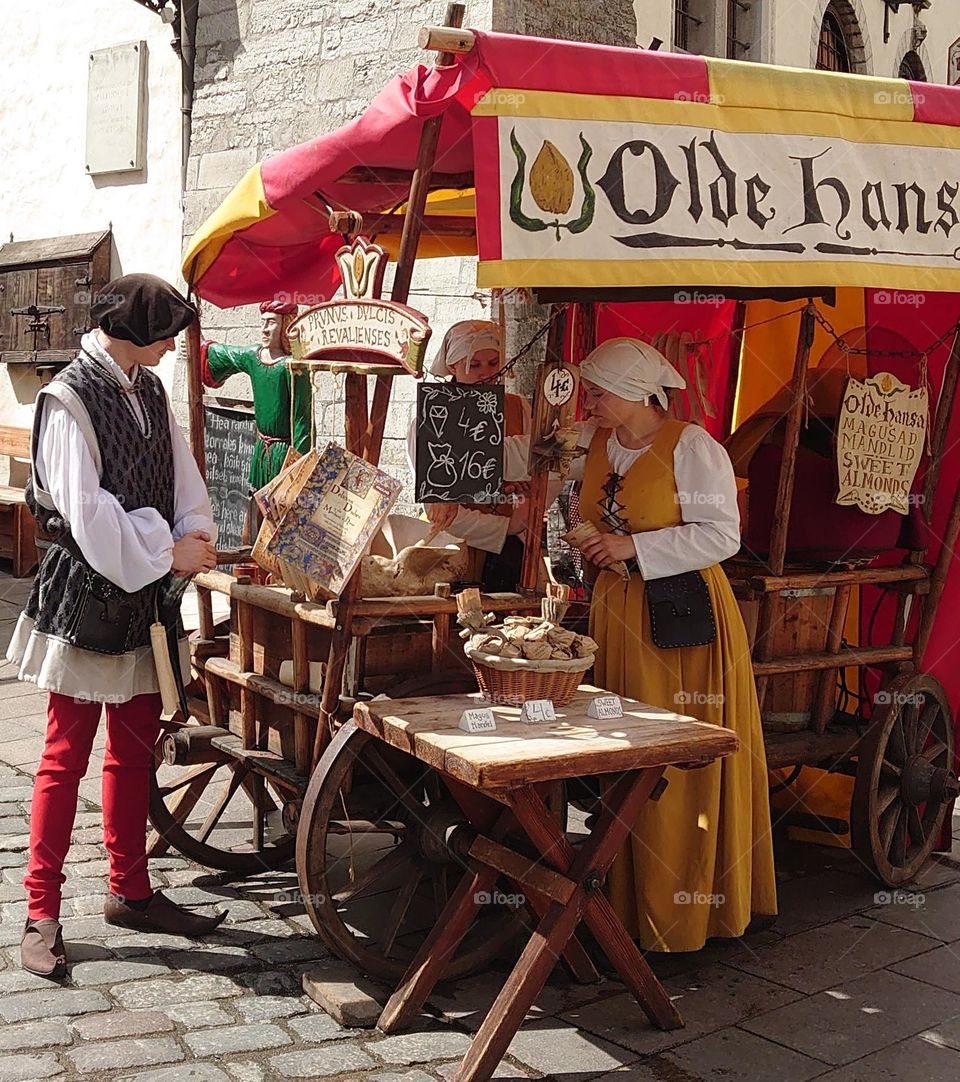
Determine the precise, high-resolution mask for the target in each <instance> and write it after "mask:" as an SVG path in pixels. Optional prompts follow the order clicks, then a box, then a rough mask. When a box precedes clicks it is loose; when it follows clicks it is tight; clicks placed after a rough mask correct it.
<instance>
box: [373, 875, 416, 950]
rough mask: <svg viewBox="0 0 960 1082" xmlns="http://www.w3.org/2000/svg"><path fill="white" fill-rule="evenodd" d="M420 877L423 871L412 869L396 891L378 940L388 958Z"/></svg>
mask: <svg viewBox="0 0 960 1082" xmlns="http://www.w3.org/2000/svg"><path fill="white" fill-rule="evenodd" d="M422 878H423V872H420V871H417V870H414V871H412V872H411V874H410V876H409V877H408V879H407V880H406V882H405V883H404V884H403V886H402V887H401V888H400V890H399V891H397V896H396V898H395V899H394V901H393V905H392V906H391V907H390V914H389V916H388V917H387V924H386V927H385V928H384V930H383V938H382V939H381V941H380V942H381V945H382V947H383V953H384V954H385V955H386V956H387V957H388V958H389V957H390V955H391V954H392V953H393V945H394V943H395V942H396V939H397V935H398V934H399V932H400V929H401V928H402V927H403V921H404V918H405V917H406V915H407V911H408V910H409V909H410V903H411V902H412V901H413V896H414V895H415V894H416V893H417V887H419V886H420V880H421V879H422Z"/></svg>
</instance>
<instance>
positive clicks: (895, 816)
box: [880, 802, 903, 853]
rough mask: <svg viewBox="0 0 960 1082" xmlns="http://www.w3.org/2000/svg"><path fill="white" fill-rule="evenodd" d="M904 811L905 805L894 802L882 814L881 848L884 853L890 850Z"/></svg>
mask: <svg viewBox="0 0 960 1082" xmlns="http://www.w3.org/2000/svg"><path fill="white" fill-rule="evenodd" d="M902 811H903V805H902V804H900V803H899V802H894V803H893V804H891V805H890V807H889V808H887V810H886V811H885V812H884V813H883V815H881V816H880V848H881V849H882V850H883V852H884V853H889V852H890V843H891V842H892V841H893V832H894V830H895V829H896V826H897V823H899V822H900V813H901V812H902Z"/></svg>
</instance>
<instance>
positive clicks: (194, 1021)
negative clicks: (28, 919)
mask: <svg viewBox="0 0 960 1082" xmlns="http://www.w3.org/2000/svg"><path fill="white" fill-rule="evenodd" d="M22 591H23V584H22V583H16V582H14V581H12V580H9V579H0V636H2V637H3V639H4V640H5V638H6V636H7V635H9V632H10V629H11V626H12V623H11V622H12V620H13V619H14V618H15V616H16V611H17V606H18V603H19V600H20V597H21V595H22ZM7 610H9V611H7ZM43 711H44V696H43V695H41V694H38V693H37V692H36V691H35V689H33V688H32V687H30V686H28V685H23V684H20V683H18V682H17V681H16V679H15V678H14V674H13V672H12V671H11V669H10V667H9V666H5V667H0V1022H2V1023H3V1024H2V1025H0V1082H24V1080H27V1079H43V1078H56V1079H59V1080H63V1082H66V1080H79V1079H87V1080H89V1079H106V1078H109V1079H111V1082H133V1080H136V1082H220V1080H224V1082H227V1080H237V1082H273V1080H282V1079H296V1078H315V1079H329V1080H331V1082H334V1080H336V1082H346V1080H348V1079H349V1080H364V1082H439V1080H443V1082H450V1080H451V1079H452V1077H453V1073H454V1070H455V1067H456V1063H457V1060H458V1058H459V1057H460V1056H461V1055H462V1053H463V1051H464V1050H465V1048H466V1047H467V1044H468V1041H469V1034H470V1032H471V1031H472V1030H474V1029H475V1028H476V1026H477V1025H478V1024H479V1020H480V1019H481V1018H482V1014H483V1009H484V1007H485V1006H486V1005H487V1004H488V1003H489V1002H490V1001H491V1000H492V997H493V995H495V993H496V991H497V990H498V988H499V985H500V982H501V981H502V979H503V974H502V973H493V972H487V973H484V974H482V975H480V976H478V977H474V978H471V979H469V980H463V981H460V982H459V983H457V984H447V985H444V986H441V987H440V988H439V989H438V991H437V994H436V995H435V996H434V997H433V999H432V1000H431V1001H430V1003H429V1004H428V1011H429V1013H428V1014H427V1015H425V1016H424V1018H423V1020H422V1023H421V1024H420V1025H419V1026H418V1028H417V1031H416V1032H413V1033H405V1034H400V1035H396V1036H391V1037H384V1036H382V1035H381V1034H379V1033H377V1032H376V1031H371V1030H350V1029H343V1028H341V1027H340V1026H338V1025H337V1024H336V1023H335V1022H333V1021H332V1020H331V1019H330V1018H328V1017H327V1016H326V1015H325V1014H324V1013H322V1012H321V1011H320V1010H319V1009H318V1008H316V1006H315V1005H314V1004H313V1003H312V1002H311V1001H310V1000H309V999H307V998H306V997H305V996H303V995H302V994H301V990H300V980H301V976H302V974H303V972H304V971H305V970H321V971H322V970H324V969H332V968H333V967H334V966H335V965H336V964H337V963H336V962H335V960H334V959H333V958H331V956H330V955H329V954H328V953H327V951H326V950H325V949H324V947H323V946H322V944H321V943H320V941H319V940H318V939H317V938H316V936H315V935H314V933H313V930H312V927H311V925H310V923H309V920H308V918H307V917H306V915H305V914H304V913H303V911H302V910H301V909H298V908H297V907H296V906H295V905H292V904H291V903H290V901H289V892H290V891H291V890H292V889H294V888H295V886H296V881H295V876H294V874H293V872H292V871H282V872H278V873H271V874H267V875H262V876H259V877H255V878H252V879H248V880H244V881H231V880H230V878H229V877H228V876H225V875H219V874H213V873H210V872H209V871H205V870H203V869H201V868H198V867H196V866H195V865H191V864H190V863H189V862H188V861H186V860H184V859H182V858H180V857H178V856H175V855H170V856H166V857H163V858H161V859H158V860H155V861H153V862H152V865H151V868H152V875H153V878H154V880H155V882H156V883H157V885H159V886H163V887H164V888H166V889H167V892H168V893H169V895H170V896H171V897H172V898H174V899H176V900H177V901H179V902H182V903H184V904H190V905H194V904H196V905H208V904H214V905H226V906H227V907H228V908H229V910H230V916H229V919H228V921H227V923H226V924H225V925H224V926H223V927H222V928H221V930H220V931H219V932H218V933H217V934H216V935H214V936H211V937H210V938H209V939H208V941H207V942H205V943H203V944H197V943H195V942H192V941H190V940H187V939H175V938H172V937H169V936H152V935H142V934H138V933H134V932H128V931H124V930H123V929H117V928H111V927H109V926H108V925H106V924H105V923H104V922H103V919H102V916H101V909H102V903H103V892H104V889H105V878H104V877H105V872H106V859H105V854H104V851H103V848H102V844H101V828H100V812H99V808H98V804H97V800H98V795H99V769H100V766H101V765H102V758H101V757H102V735H101V738H100V739H99V740H98V742H97V746H96V748H95V750H94V759H93V761H92V762H91V767H90V773H89V776H88V778H87V779H86V780H85V781H84V783H83V788H82V796H83V799H82V800H81V808H80V811H79V813H78V816H77V825H76V830H75V832H74V845H73V847H72V849H71V852H70V856H69V858H68V859H69V863H68V865H67V869H66V872H67V881H66V886H65V890H64V895H65V904H64V937H65V940H66V942H67V944H68V951H69V954H70V959H71V966H70V975H69V979H68V981H67V982H66V984H65V985H64V986H63V987H59V986H56V985H51V984H50V983H49V982H47V981H44V980H42V979H39V978H36V977H32V976H30V975H29V974H26V973H24V972H23V971H22V970H21V969H20V968H19V941H20V935H21V932H22V928H23V919H24V912H25V902H24V900H23V889H22V885H21V884H22V878H23V866H24V863H25V861H26V856H27V853H26V850H27V841H28V838H27V831H28V820H29V814H30V794H31V784H32V771H33V770H34V769H35V764H36V762H37V759H38V757H39V753H40V748H41V744H42V734H43V726H44V720H45V719H44V713H43ZM955 825H956V826H958V827H960V820H955ZM778 877H779V880H780V891H779V893H780V910H781V915H780V918H779V920H778V922H777V925H776V927H775V929H773V930H770V931H766V932H762V933H760V934H758V935H755V936H751V937H749V938H747V939H745V940H743V941H741V942H738V943H730V944H727V945H724V946H720V947H709V948H708V949H706V950H703V951H701V952H699V953H698V954H695V955H689V956H686V955H685V956H674V957H666V958H658V959H655V960H654V965H655V968H656V969H657V971H658V972H659V974H660V975H661V977H662V979H664V981H665V983H666V985H667V987H668V989H669V990H670V992H671V994H672V995H673V996H674V997H675V998H676V999H677V1002H678V1005H679V1007H680V1010H681V1012H682V1014H683V1016H684V1018H685V1020H686V1028H685V1029H683V1030H681V1031H678V1032H674V1033H669V1034H664V1033H659V1032H658V1031H656V1030H654V1029H652V1028H651V1027H650V1026H649V1025H648V1023H647V1022H646V1019H645V1018H644V1017H643V1016H642V1015H641V1013H640V1010H639V1008H638V1007H637V1006H636V1004H635V1003H634V1002H633V1001H632V1000H631V998H630V997H629V995H627V994H626V993H625V992H624V990H623V988H622V986H620V985H619V984H617V983H616V982H614V981H611V980H606V981H605V982H604V983H602V984H600V985H597V986H589V987H583V986H576V985H572V984H570V983H569V982H568V981H566V980H565V978H564V976H563V974H562V973H560V972H559V971H558V972H557V973H555V974H554V977H553V978H552V980H551V983H550V984H549V985H548V987H547V988H546V989H545V991H544V993H543V995H542V996H541V997H540V1000H539V1002H538V1004H537V1006H536V1007H535V1008H534V1010H533V1011H532V1012H531V1016H530V1017H529V1018H528V1020H527V1022H526V1024H525V1025H524V1027H523V1029H522V1030H521V1032H520V1033H519V1034H518V1035H517V1037H516V1039H515V1040H514V1042H513V1044H512V1045H511V1047H510V1053H509V1057H508V1059H507V1060H506V1061H505V1062H504V1063H503V1064H502V1065H501V1068H500V1070H499V1073H498V1075H497V1077H498V1078H500V1079H525V1078H550V1079H557V1080H560V1082H588V1080H595V1079H596V1080H602V1082H732V1080H739V1079H744V1080H749V1082H803V1080H806V1079H823V1080H829V1082H885V1080H910V1082H912V1080H921V1079H922V1080H924V1082H927V1080H929V1082H948V1080H949V1082H955V1080H956V1079H957V1078H960V965H958V960H960V846H958V847H956V848H955V852H954V854H953V855H951V856H950V857H945V858H940V859H938V860H937V861H936V862H934V863H932V864H931V865H930V866H929V867H928V869H927V870H926V872H925V874H924V875H923V877H922V879H921V881H920V882H919V883H917V884H915V885H913V886H912V887H911V889H910V890H909V891H906V892H900V893H897V892H883V891H879V890H878V888H877V886H876V884H875V883H873V882H872V881H870V880H869V879H868V878H866V877H865V876H864V875H862V874H861V873H860V870H859V867H858V865H857V862H856V860H855V859H854V858H853V857H852V855H851V854H850V853H848V852H845V851H841V850H836V849H827V848H821V847H815V846H809V845H808V846H801V845H796V844H789V843H784V844H783V845H781V846H780V850H779V854H778Z"/></svg>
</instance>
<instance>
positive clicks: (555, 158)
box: [472, 50, 960, 290]
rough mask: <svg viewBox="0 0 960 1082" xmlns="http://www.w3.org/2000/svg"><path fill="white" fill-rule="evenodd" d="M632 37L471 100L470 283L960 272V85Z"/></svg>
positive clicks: (928, 276) (908, 278) (638, 283)
mask: <svg viewBox="0 0 960 1082" xmlns="http://www.w3.org/2000/svg"><path fill="white" fill-rule="evenodd" d="M611 52H616V50H611ZM639 55H640V57H644V59H645V62H646V66H647V69H648V70H647V71H646V76H647V78H645V79H639V80H637V81H636V83H635V84H634V85H635V86H637V88H638V90H639V91H640V93H638V94H624V93H622V92H620V93H616V92H609V93H608V92H604V91H605V89H606V85H605V84H609V85H610V88H611V90H612V91H615V90H621V91H622V90H623V89H624V85H625V84H629V80H621V81H620V82H621V85H619V86H618V85H615V84H616V76H615V74H614V73H611V72H610V71H609V69H608V70H607V71H606V72H604V71H602V70H600V71H595V72H594V73H593V75H592V76H591V75H590V74H589V73H583V78H582V79H579V78H578V79H577V80H576V81H575V80H572V79H570V80H568V82H567V85H572V86H574V87H576V88H577V90H579V89H581V87H582V86H583V85H584V84H586V85H587V86H588V88H589V92H574V91H571V90H567V91H563V90H555V89H531V88H530V87H529V86H492V87H491V88H490V89H489V90H488V91H487V92H486V94H485V95H484V96H483V97H481V98H480V99H479V101H478V102H477V103H476V105H475V106H474V107H473V110H472V115H473V117H474V144H475V145H474V160H475V170H476V173H475V179H476V188H477V206H478V214H477V219H478V221H477V225H478V237H479V255H480V266H479V272H478V281H479V284H480V285H481V286H488V287H494V286H517V285H526V286H540V287H551V286H552V287H563V288H576V287H579V286H583V287H590V288H604V287H609V288H636V287H647V286H659V287H663V286H725V287H738V286H739V287H752V288H757V287H760V288H767V289H769V288H771V287H775V286H793V287H798V286H799V287H804V286H815V285H831V286H843V285H855V286H883V287H887V288H892V289H911V290H923V289H930V290H945V289H957V288H960V154H958V153H957V151H958V150H960V128H957V127H955V126H954V125H955V124H956V123H957V122H958V121H960V108H958V105H960V95H958V94H957V93H956V92H955V91H952V90H951V89H950V88H946V87H930V86H928V84H925V83H909V82H907V81H905V80H893V79H891V80H884V79H873V78H864V77H862V76H845V75H832V74H827V73H824V72H812V71H799V70H792V69H784V68H772V67H761V66H760V65H750V64H741V63H732V62H729V61H720V60H709V59H702V58H685V59H688V61H689V62H688V63H686V64H675V66H674V67H673V68H670V67H669V66H667V65H664V66H662V67H661V68H660V69H659V70H660V74H661V78H659V79H657V78H656V77H655V72H656V67H657V64H658V60H657V59H656V54H645V56H644V54H639ZM608 59H609V58H608ZM631 59H632V58H631ZM664 59H666V58H664ZM672 59H673V60H674V61H675V62H676V61H679V60H680V58H676V57H675V58H672ZM633 63H634V64H637V65H638V66H639V65H640V63H641V61H639V60H634V61H633ZM591 84H592V85H591ZM481 209H484V210H487V211H488V212H489V213H487V214H481Z"/></svg>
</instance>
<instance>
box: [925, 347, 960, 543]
mask: <svg viewBox="0 0 960 1082" xmlns="http://www.w3.org/2000/svg"><path fill="white" fill-rule="evenodd" d="M958 376H960V328H958V330H957V332H956V334H955V335H954V336H953V345H952V346H951V347H950V356H949V357H948V358H947V364H946V367H945V368H944V370H943V383H942V385H941V387H940V397H939V399H938V400H937V407H936V409H937V412H936V418H935V420H934V425H933V435H932V437H931V440H930V461H929V463H928V464H927V472H926V474H925V475H924V478H923V505H922V507H921V511H922V512H923V517H924V518H925V519H926V520H927V522H930V521H931V520H932V518H933V496H934V490H935V489H936V487H937V481H938V480H939V479H940V468H941V466H942V465H943V450H944V447H945V445H946V442H947V430H948V429H949V427H950V418H951V415H952V413H953V402H954V399H955V398H956V394H957V378H958Z"/></svg>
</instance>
